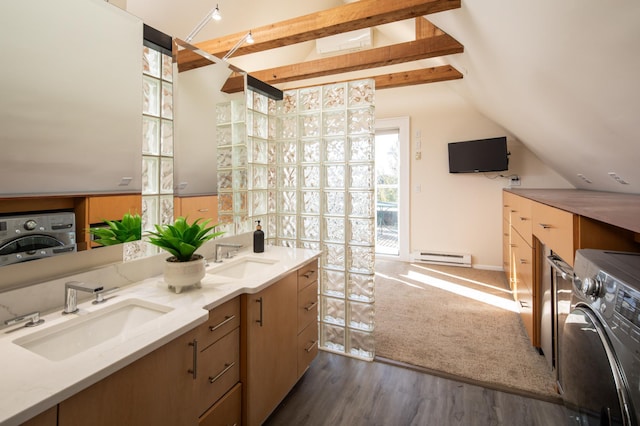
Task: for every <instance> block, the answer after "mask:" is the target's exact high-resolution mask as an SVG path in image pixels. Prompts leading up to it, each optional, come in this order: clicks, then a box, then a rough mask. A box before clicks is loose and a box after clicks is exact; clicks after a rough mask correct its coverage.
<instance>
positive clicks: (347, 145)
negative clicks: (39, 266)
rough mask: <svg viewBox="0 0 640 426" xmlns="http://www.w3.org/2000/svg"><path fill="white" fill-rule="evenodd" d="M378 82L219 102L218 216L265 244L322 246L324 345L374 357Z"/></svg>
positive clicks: (223, 221)
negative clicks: (258, 228)
mask: <svg viewBox="0 0 640 426" xmlns="http://www.w3.org/2000/svg"><path fill="white" fill-rule="evenodd" d="M374 92H375V87H374V82H373V80H368V79H367V80H359V81H353V82H347V83H338V84H331V85H325V86H319V87H311V88H304V89H298V90H291V91H286V92H285V93H284V99H283V100H282V101H278V102H275V101H273V100H272V99H269V98H267V97H266V96H264V95H262V94H260V93H257V92H254V91H252V90H248V91H247V92H246V95H245V98H244V100H238V101H231V102H226V103H223V104H220V105H218V107H217V120H218V134H217V137H218V182H219V186H218V196H219V218H220V222H221V223H227V224H228V225H227V226H231V227H232V228H233V229H234V230H235V232H247V231H251V230H252V229H254V227H255V223H254V222H255V221H256V220H261V222H262V224H263V229H264V231H265V236H266V239H267V242H268V244H272V245H280V246H285V247H304V248H313V249H318V250H322V252H323V255H322V258H321V271H320V283H319V284H320V286H319V293H320V294H319V300H320V309H319V320H320V330H319V331H320V345H321V347H323V348H324V349H326V350H330V351H335V352H339V353H345V354H349V355H351V356H354V357H358V358H363V359H373V356H374V354H375V345H374V339H373V329H374V262H375V247H374V245H375V241H374V239H375V233H374V229H375V193H374V185H375V181H374V178H375V169H374V158H375V156H374Z"/></svg>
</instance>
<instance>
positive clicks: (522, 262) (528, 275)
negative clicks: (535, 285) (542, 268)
mask: <svg viewBox="0 0 640 426" xmlns="http://www.w3.org/2000/svg"><path fill="white" fill-rule="evenodd" d="M511 250H512V253H513V264H512V267H513V268H514V269H515V271H513V272H514V273H513V275H514V276H515V279H516V283H517V284H518V285H519V284H520V282H522V281H524V282H526V283H527V285H528V286H529V287H531V283H532V282H533V249H532V248H531V246H529V244H527V242H526V241H524V239H523V238H522V237H521V236H520V235H518V234H514V235H513V236H512V238H511Z"/></svg>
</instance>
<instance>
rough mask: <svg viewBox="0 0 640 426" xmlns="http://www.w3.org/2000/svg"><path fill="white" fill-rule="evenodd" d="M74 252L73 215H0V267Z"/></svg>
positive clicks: (43, 213) (41, 213)
mask: <svg viewBox="0 0 640 426" xmlns="http://www.w3.org/2000/svg"><path fill="white" fill-rule="evenodd" d="M76 250H77V246H76V221H75V214H74V213H73V212H50V213H45V212H38V213H33V214H19V215H10V216H0V266H5V265H11V264H14V263H21V262H27V261H30V260H36V259H42V258H45V257H52V256H58V255H61V254H66V253H72V252H75V251H76Z"/></svg>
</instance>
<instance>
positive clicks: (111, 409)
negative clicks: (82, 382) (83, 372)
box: [58, 332, 198, 426]
mask: <svg viewBox="0 0 640 426" xmlns="http://www.w3.org/2000/svg"><path fill="white" fill-rule="evenodd" d="M194 338H195V333H194V332H190V333H186V334H184V335H182V336H180V337H178V338H177V339H175V340H173V341H172V342H170V343H168V344H166V345H164V346H162V347H161V348H159V349H157V350H155V351H153V352H151V353H150V354H149V355H147V356H145V357H143V358H141V359H139V360H137V361H135V362H134V363H133V364H131V365H129V366H127V367H125V368H123V369H122V370H119V371H117V372H116V373H114V374H112V375H110V376H108V377H107V378H105V379H103V380H101V381H100V382H98V383H96V384H94V385H92V386H90V387H89V388H87V389H85V390H83V391H81V392H79V393H77V394H76V395H74V396H72V397H71V398H69V399H67V400H65V401H63V402H61V403H60V404H59V410H58V425H59V426H78V425H91V426H113V425H185V426H188V425H196V424H197V422H198V416H197V414H196V409H195V405H194V402H193V400H194V398H193V386H194V380H193V377H192V374H191V373H190V372H189V370H191V369H192V368H193V359H194V358H193V350H192V349H193V348H192V347H191V346H190V345H189V344H190V343H191V342H192V341H193V339H194Z"/></svg>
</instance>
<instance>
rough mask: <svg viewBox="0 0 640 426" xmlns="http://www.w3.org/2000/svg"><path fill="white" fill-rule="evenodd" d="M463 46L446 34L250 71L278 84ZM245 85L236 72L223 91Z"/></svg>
mask: <svg viewBox="0 0 640 426" xmlns="http://www.w3.org/2000/svg"><path fill="white" fill-rule="evenodd" d="M463 50H464V47H463V46H462V45H461V44H460V43H458V42H457V41H456V40H455V39H454V38H453V37H451V36H449V35H447V34H443V35H439V36H435V37H430V38H425V39H420V40H415V41H409V42H406V43H399V44H393V45H390V46H384V47H378V48H374V49H368V50H363V51H360V52H354V53H349V54H345V55H339V56H331V57H328V58H322V59H316V60H314V61H308V62H302V63H299V64H293V65H286V66H282V67H277V68H271V69H267V70H262V71H252V72H251V73H250V74H251V75H252V76H253V77H255V78H257V79H259V80H262V81H264V82H265V83H268V84H278V83H286V82H290V81H299V80H305V79H308V78H315V77H323V76H327V75H334V74H341V73H346V72H351V71H358V70H363V69H369V68H376V67H382V66H386V65H394V64H400V63H404V62H411V61H417V60H419V59H426V58H433V57H437V56H444V55H451V54H454V53H462V52H463ZM440 81H442V80H440ZM242 88H243V83H242V76H234V77H231V78H229V80H227V83H226V84H225V85H224V86H223V88H222V91H223V92H227V93H234V92H239V91H241V90H242Z"/></svg>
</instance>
